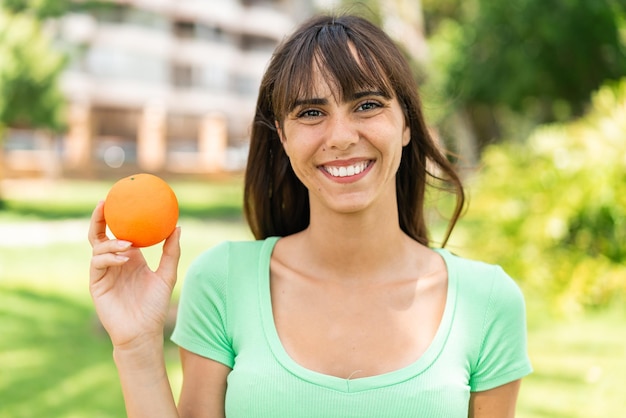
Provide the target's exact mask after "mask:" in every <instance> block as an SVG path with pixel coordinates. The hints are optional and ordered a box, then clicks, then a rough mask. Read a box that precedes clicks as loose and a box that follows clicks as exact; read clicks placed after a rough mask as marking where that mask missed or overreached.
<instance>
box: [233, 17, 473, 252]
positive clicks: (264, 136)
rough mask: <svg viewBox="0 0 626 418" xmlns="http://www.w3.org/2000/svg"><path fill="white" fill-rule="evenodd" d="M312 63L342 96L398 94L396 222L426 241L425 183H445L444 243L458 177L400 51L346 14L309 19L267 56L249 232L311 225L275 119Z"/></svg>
mask: <svg viewBox="0 0 626 418" xmlns="http://www.w3.org/2000/svg"><path fill="white" fill-rule="evenodd" d="M350 46H353V50H351V49H350ZM353 51H356V54H357V57H356V58H355V56H354V55H353V54H354V52H353ZM315 66H317V67H318V68H320V69H321V71H323V72H324V75H325V78H326V79H327V80H333V81H332V82H334V83H335V85H336V86H337V90H338V91H339V92H340V93H339V94H341V95H342V96H343V97H348V96H350V95H352V94H353V93H355V92H357V91H358V90H359V89H360V88H362V87H369V88H376V89H379V90H380V91H381V92H382V93H384V94H386V95H388V96H389V97H396V98H397V99H398V101H399V103H400V105H401V107H402V108H403V110H404V113H405V118H406V121H407V124H408V126H409V128H410V130H411V140H410V142H409V144H408V145H407V146H405V147H404V148H403V151H402V159H401V162H400V167H399V169H398V172H397V174H396V191H397V195H398V215H399V221H400V227H401V229H402V230H403V231H404V232H405V233H407V234H408V235H409V236H411V237H412V238H414V239H415V240H417V241H419V242H420V243H422V244H424V245H429V236H428V228H427V226H426V221H425V214H424V198H425V193H426V189H427V185H435V184H437V187H441V184H447V185H449V186H452V188H453V189H454V190H455V192H456V196H457V198H456V207H455V209H454V212H453V214H452V216H451V218H450V222H449V225H448V230H447V232H446V236H445V238H444V240H443V245H445V243H446V241H447V240H448V238H449V236H450V233H451V232H452V228H453V227H454V225H455V224H456V221H457V220H458V218H459V216H460V214H461V211H462V209H463V205H464V200H465V199H464V191H463V186H462V184H461V180H460V178H459V176H458V175H457V173H456V172H455V170H454V168H453V166H452V165H451V163H450V162H449V161H448V159H447V158H446V155H445V154H444V153H443V152H442V150H441V149H439V147H438V146H437V144H436V142H435V141H434V140H433V138H432V137H431V135H430V133H429V131H428V129H427V127H426V123H425V121H424V117H423V115H422V110H421V104H420V100H419V97H418V87H417V82H416V80H415V77H414V76H413V74H412V72H411V69H410V67H409V65H408V62H407V60H406V58H405V56H404V55H403V54H402V52H401V51H400V50H399V48H398V47H397V46H396V45H395V43H394V42H393V41H392V40H391V38H389V37H388V36H387V35H386V34H385V33H384V32H383V31H382V30H381V29H380V28H378V27H377V26H376V25H374V24H373V23H371V22H369V21H368V20H366V19H364V18H361V17H358V16H352V15H345V16H316V17H314V18H312V19H310V20H308V21H307V22H305V23H304V24H302V25H301V26H300V28H299V29H298V30H297V31H296V32H295V33H293V34H292V35H291V36H290V37H289V38H287V39H286V40H285V41H284V42H283V43H282V44H281V45H279V47H278V48H277V49H276V51H275V52H274V55H273V56H272V59H271V61H270V63H269V66H268V68H267V70H266V72H265V75H264V77H263V80H262V81H261V86H260V89H259V96H258V100H257V108H256V114H255V117H254V122H253V125H252V135H251V139H250V152H249V155H248V162H247V168H246V174H245V185H244V213H245V216H246V219H247V221H248V224H249V225H250V228H251V230H252V233H253V234H254V236H255V237H256V238H257V239H263V238H267V237H269V236H286V235H290V234H293V233H296V232H299V231H302V230H303V229H305V228H306V227H307V226H308V225H309V216H310V214H309V195H308V191H307V189H306V188H305V187H304V185H303V184H302V183H301V182H300V180H299V179H298V178H297V177H296V175H295V173H294V172H293V170H292V169H291V165H290V163H289V159H288V157H287V155H286V154H285V152H284V150H283V147H282V144H281V142H280V139H279V137H278V133H277V130H276V127H275V123H276V122H277V123H279V124H281V125H282V122H283V119H284V117H285V115H287V113H288V112H289V111H291V110H292V108H293V106H294V104H295V102H296V100H297V99H299V98H301V97H302V95H303V93H306V92H310V91H311V90H312V86H313V77H312V76H313V71H312V68H315Z"/></svg>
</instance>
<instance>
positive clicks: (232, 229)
mask: <svg viewBox="0 0 626 418" xmlns="http://www.w3.org/2000/svg"><path fill="white" fill-rule="evenodd" d="M322 10H335V11H354V12H357V13H360V14H362V15H365V16H366V17H369V18H370V19H372V20H374V21H375V22H376V23H378V24H380V25H381V26H382V27H383V28H384V29H385V30H386V31H387V32H388V33H389V34H390V35H391V36H392V37H393V38H394V39H395V40H396V41H397V42H398V44H399V45H400V46H401V48H402V49H403V50H404V52H405V53H406V55H407V57H408V58H409V60H410V62H411V64H412V67H413V69H414V72H415V77H416V78H417V79H418V80H419V83H420V86H421V91H420V94H421V97H422V101H423V104H424V109H425V112H426V116H427V120H428V123H429V126H430V128H431V130H432V132H433V134H434V135H435V136H436V137H437V139H438V140H439V141H440V142H441V144H442V145H444V146H446V147H447V148H449V149H450V150H452V151H453V152H454V155H455V156H454V157H451V158H453V160H454V162H455V163H456V164H457V165H458V167H459V169H460V170H461V172H462V174H463V176H464V178H465V181H466V184H467V189H468V195H469V205H468V209H467V210H466V213H465V215H464V217H463V218H462V220H461V222H460V223H459V225H458V227H457V228H456V229H455V231H454V233H453V235H452V239H451V241H450V242H449V244H448V247H449V248H450V249H451V250H452V251H454V252H456V253H458V254H460V255H463V256H467V257H472V258H479V259H482V260H485V261H488V262H493V263H498V264H501V265H502V266H503V267H504V268H505V270H506V271H507V272H508V273H509V274H510V275H511V276H513V277H514V278H515V279H516V280H517V282H518V283H519V284H520V286H521V287H522V289H523V291H524V293H525V295H526V300H527V307H528V326H529V350H530V354H531V358H532V361H533V364H534V367H535V372H534V373H533V374H532V375H531V376H530V377H528V378H527V379H525V381H524V384H523V387H522V391H521V394H520V402H519V408H518V411H519V412H518V416H520V417H522V418H529V417H568V418H576V417H581V418H582V417H585V418H588V417H603V418H605V417H621V416H623V406H624V404H623V400H624V389H623V387H624V384H626V378H625V377H624V376H626V1H624V0H593V1H588V0H509V1H506V2H494V1H491V0H464V1H461V0H368V1H361V2H354V1H348V0H343V1H341V0H335V1H332V0H326V1H322V0H317V1H314V0H275V1H270V0H256V1H255V0H127V1H113V0H111V1H90V0H76V1H63V0H0V418H5V417H7V418H9V417H10V418H14V417H40V416H46V417H120V416H124V415H125V414H124V409H123V401H122V398H121V393H120V390H119V384H118V382H117V375H116V372H115V368H114V366H113V362H112V359H111V345H110V342H109V340H108V338H107V336H106V334H105V333H104V332H103V331H102V329H101V327H100V325H99V323H98V321H97V318H96V317H95V315H94V312H93V307H92V305H91V301H90V297H89V293H88V290H87V280H88V277H87V269H88V263H89V257H90V247H89V245H88V243H87V241H86V234H87V228H88V218H89V215H90V213H91V210H92V209H93V207H94V206H95V204H96V202H97V201H98V200H101V199H104V197H105V196H106V193H107V191H108V189H109V188H110V186H111V185H112V184H113V182H114V181H115V180H117V179H119V178H121V177H124V176H126V175H130V174H133V173H136V172H151V173H155V174H158V175H160V176H162V177H163V178H165V179H166V180H168V181H169V182H170V184H171V185H172V187H173V188H174V190H175V192H176V193H177V195H178V198H179V201H180V208H181V217H180V224H181V226H182V229H183V237H182V244H181V245H182V247H183V255H182V259H181V264H180V270H179V276H180V277H181V279H180V280H181V281H182V280H183V277H184V274H185V271H186V268H187V266H188V265H189V263H190V262H191V260H192V259H193V258H195V257H196V256H197V255H198V254H199V253H200V252H201V251H203V250H204V249H206V248H207V247H209V246H211V245H214V244H215V243H217V242H219V241H221V240H224V239H248V238H251V235H250V233H249V232H248V230H247V227H246V225H245V223H244V222H243V218H242V214H241V202H242V190H241V186H242V170H243V168H244V166H245V162H246V157H247V143H248V135H249V129H250V123H251V118H252V115H253V111H254V106H255V102H256V94H257V90H258V85H259V82H260V79H261V76H262V73H263V71H264V69H265V66H266V64H267V62H268V60H269V58H270V56H271V53H272V51H273V49H274V48H275V47H276V45H277V44H278V43H279V42H280V41H281V40H282V39H283V38H284V37H285V36H286V35H287V34H288V33H290V32H291V30H293V29H294V27H295V26H296V25H297V24H298V23H299V22H301V21H302V20H304V19H306V18H307V17H309V16H311V15H312V14H314V13H317V12H319V11H322ZM430 197H431V199H430V207H431V208H432V209H431V214H430V216H431V219H432V221H433V230H432V232H433V245H435V246H436V245H437V244H438V243H439V242H440V241H441V239H442V237H443V233H444V231H445V227H446V224H445V215H446V214H447V213H449V211H450V207H451V201H450V198H449V197H446V196H444V195H440V194H438V193H433V194H432V196H430ZM159 251H160V248H159V247H158V246H155V247H151V248H148V249H146V250H145V254H146V257H147V258H148V260H149V261H150V263H152V264H155V263H157V262H158V256H159ZM179 288H180V285H179V286H178V287H177V289H176V290H175V294H174V300H173V307H172V318H174V317H175V313H176V299H177V297H178V291H179ZM171 326H172V322H170V323H169V324H168V327H170V328H171ZM165 344H166V347H167V351H166V352H167V360H168V368H169V370H170V376H171V380H172V382H173V386H174V391H175V392H177V391H179V390H180V379H181V376H180V366H179V364H178V354H177V351H176V348H175V347H174V346H173V345H171V343H169V342H168V341H166V342H165Z"/></svg>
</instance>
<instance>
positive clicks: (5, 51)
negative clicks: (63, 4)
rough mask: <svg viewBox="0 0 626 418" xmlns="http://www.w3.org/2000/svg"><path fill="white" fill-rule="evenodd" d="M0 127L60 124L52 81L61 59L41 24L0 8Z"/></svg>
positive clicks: (58, 96)
mask: <svg viewBox="0 0 626 418" xmlns="http://www.w3.org/2000/svg"><path fill="white" fill-rule="evenodd" d="M0 57H1V60H0V127H1V126H3V125H4V126H7V125H26V126H31V127H37V128H49V129H61V128H62V127H63V113H62V112H63V104H64V99H63V96H62V94H61V92H60V91H59V89H58V87H57V85H56V81H57V77H58V74H59V72H60V71H61V69H62V67H63V64H64V59H63V57H62V56H61V55H60V54H58V53H56V52H54V51H53V49H52V47H51V42H50V40H49V39H48V38H47V37H46V35H45V34H44V32H43V30H42V27H41V23H40V22H39V21H38V20H37V19H35V18H33V17H32V16H30V15H28V14H24V13H22V14H13V13H10V12H5V11H2V10H1V9H0Z"/></svg>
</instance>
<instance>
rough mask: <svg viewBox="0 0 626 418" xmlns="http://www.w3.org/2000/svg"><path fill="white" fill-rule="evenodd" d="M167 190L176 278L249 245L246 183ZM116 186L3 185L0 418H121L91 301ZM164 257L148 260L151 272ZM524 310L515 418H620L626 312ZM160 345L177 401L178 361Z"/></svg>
mask: <svg viewBox="0 0 626 418" xmlns="http://www.w3.org/2000/svg"><path fill="white" fill-rule="evenodd" d="M171 184H172V186H173V188H174V190H175V191H176V192H177V195H178V197H179V201H180V203H181V219H180V225H181V227H182V230H183V235H182V240H181V246H182V254H183V255H182V258H181V262H180V269H179V274H180V276H181V277H182V276H183V275H184V272H185V271H186V268H187V267H188V265H189V263H190V262H191V260H192V259H193V258H195V257H196V256H197V255H198V254H199V253H200V252H201V251H203V250H204V249H205V248H207V247H209V246H211V245H213V244H215V243H217V242H219V241H221V240H224V239H247V238H249V237H250V236H249V233H248V232H247V230H246V228H245V226H244V224H243V222H242V218H241V211H240V202H241V191H240V190H241V188H240V179H234V180H231V181H228V182H220V183H210V182H204V183H200V182H191V181H190V182H176V181H172V182H171ZM110 185H111V182H76V181H71V182H70V181H62V182H54V183H43V184H42V183H32V184H30V183H29V184H26V183H22V182H20V183H19V184H18V183H11V182H8V183H7V184H6V185H5V186H7V187H5V189H4V190H5V193H6V195H5V196H6V197H7V204H6V206H5V209H4V210H0V335H1V336H2V338H0V365H1V367H2V371H1V372H0V418H5V417H7V418H8V417H11V418H21V417H24V418H27V417H28V418H30V417H38V416H46V417H59V418H74V417H77V418H78V417H95V418H99V417H102V418H105V417H107V418H108V417H121V416H125V413H124V408H123V400H122V397H121V392H120V389H119V383H118V380H117V374H116V370H115V367H114V365H113V362H112V359H111V344H110V341H109V339H108V337H107V335H106V333H105V332H103V331H102V329H101V327H100V326H99V323H98V321H97V318H96V317H95V314H94V311H93V307H92V305H91V301H90V297H89V293H88V289H87V280H88V277H87V269H88V263H89V256H90V248H89V245H88V244H87V241H86V231H87V227H88V216H89V214H90V212H91V210H92V208H93V206H94V205H95V202H97V201H98V200H99V199H102V198H103V196H105V195H106V191H107V190H108V187H110ZM159 250H160V248H159V247H158V246H155V247H151V248H148V249H146V250H145V254H146V257H147V258H148V260H149V263H150V264H151V265H156V262H157V260H158V256H159ZM179 288H180V286H177V289H179ZM176 296H177V295H176V294H175V297H176ZM529 302H530V303H529V306H531V307H533V308H531V309H532V310H533V311H532V312H530V314H531V315H529V318H530V324H529V349H530V355H531V358H532V361H533V365H534V368H535V372H534V373H533V374H532V375H531V376H529V377H528V378H526V379H525V380H524V383H523V385H522V391H521V393H520V400H519V403H518V417H521V418H541V417H554V418H561V417H567V418H583V417H584V418H595V417H603V418H604V417H618V416H622V414H623V389H622V388H623V387H624V383H626V379H625V378H624V376H626V334H624V332H623V329H624V323H626V312H624V310H623V309H621V308H618V307H616V308H615V309H612V310H608V311H604V312H599V313H593V314H585V315H580V316H577V317H575V318H554V317H547V316H543V315H541V312H538V311H536V310H535V309H534V306H537V304H535V303H533V301H529ZM165 344H166V355H167V364H168V369H169V372H170V377H171V380H172V384H173V387H174V391H175V392H178V391H179V390H180V383H181V374H180V366H179V363H178V354H177V350H176V348H175V347H174V346H173V345H172V344H171V343H169V342H167V341H166V342H165Z"/></svg>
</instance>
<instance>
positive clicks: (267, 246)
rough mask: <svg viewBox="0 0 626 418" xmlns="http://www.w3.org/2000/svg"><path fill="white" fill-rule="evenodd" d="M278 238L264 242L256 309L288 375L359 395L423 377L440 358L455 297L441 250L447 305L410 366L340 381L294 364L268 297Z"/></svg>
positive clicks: (450, 271) (448, 258)
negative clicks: (430, 335)
mask: <svg viewBox="0 0 626 418" xmlns="http://www.w3.org/2000/svg"><path fill="white" fill-rule="evenodd" d="M279 239H280V237H271V238H267V239H266V240H265V242H264V243H263V246H262V249H261V252H260V256H259V257H260V260H259V271H258V274H257V277H258V285H259V306H260V313H261V322H262V326H263V331H264V334H265V338H266V340H267V343H268V345H269V347H270V350H271V352H272V354H273V355H274V358H275V359H276V361H277V362H278V363H279V364H280V365H281V366H282V367H283V368H284V369H285V370H287V371H288V372H289V373H291V374H293V375H295V376H297V377H298V378H300V379H303V380H305V381H307V382H309V383H312V384H314V385H317V386H321V387H325V388H328V389H333V390H337V391H341V392H349V393H353V392H361V391H365V390H371V389H376V388H382V387H386V386H392V385H395V384H398V383H401V382H404V381H406V380H409V379H411V378H414V377H416V376H417V375H419V374H421V373H423V372H424V371H425V370H427V369H428V368H429V367H430V366H431V365H432V364H433V363H434V362H435V361H436V360H437V358H438V357H439V355H440V354H441V352H442V350H443V348H444V346H445V343H446V340H447V339H448V335H449V333H450V329H451V327H452V318H453V316H454V309H455V306H456V295H457V292H456V290H457V281H458V280H457V275H456V271H455V269H454V268H453V267H454V266H453V263H452V257H453V256H452V254H451V253H450V252H449V251H448V250H446V249H442V248H433V250H434V251H436V252H437V253H438V254H439V255H440V256H441V257H442V258H443V260H444V262H445V264H446V269H447V271H448V289H447V295H446V305H445V307H444V311H443V315H442V317H441V322H440V323H439V326H438V328H437V331H436V333H435V336H434V338H433V340H432V341H431V343H430V345H429V346H428V348H427V349H426V351H424V353H423V354H422V355H421V356H420V357H419V358H418V359H417V360H415V361H414V362H413V363H411V364H409V365H407V366H404V367H402V368H400V369H396V370H392V371H390V372H386V373H383V374H379V375H375V376H368V377H361V378H354V379H343V378H340V377H336V376H332V375H327V374H324V373H320V372H317V371H314V370H311V369H308V368H306V367H304V366H302V365H300V364H299V363H297V362H296V361H295V360H294V359H293V358H291V356H290V355H289V354H288V353H287V351H286V350H285V348H284V346H283V345H282V342H281V341H280V338H279V336H278V330H277V329H276V324H275V322H274V315H273V307H272V299H271V293H270V260H271V256H272V252H273V250H274V247H275V245H276V243H277V242H278V240H279Z"/></svg>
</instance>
